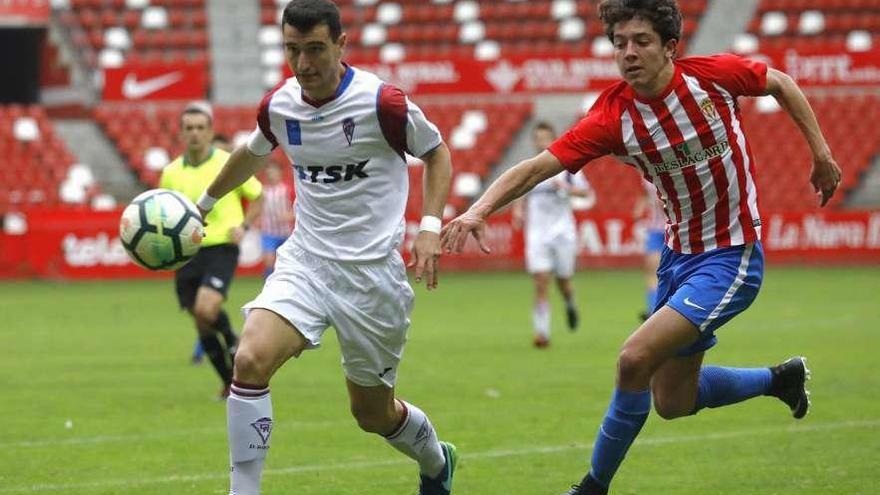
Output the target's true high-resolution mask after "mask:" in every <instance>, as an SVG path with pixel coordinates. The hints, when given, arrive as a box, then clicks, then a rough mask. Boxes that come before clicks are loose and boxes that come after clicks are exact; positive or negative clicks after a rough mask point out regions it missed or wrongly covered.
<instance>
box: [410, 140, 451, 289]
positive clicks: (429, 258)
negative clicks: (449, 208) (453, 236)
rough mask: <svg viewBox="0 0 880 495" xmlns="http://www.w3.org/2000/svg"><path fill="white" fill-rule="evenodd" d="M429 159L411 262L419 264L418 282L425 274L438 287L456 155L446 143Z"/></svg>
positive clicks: (426, 159)
mask: <svg viewBox="0 0 880 495" xmlns="http://www.w3.org/2000/svg"><path fill="white" fill-rule="evenodd" d="M421 159H422V161H424V162H425V176H424V181H423V182H424V184H425V186H424V187H425V190H424V195H423V197H424V203H423V205H422V225H421V226H420V227H419V235H418V236H416V240H415V242H414V243H413V247H412V252H411V253H410V255H411V261H410V264H409V266H411V267H415V276H416V282H421V281H422V275H424V276H425V286H426V287H427V288H428V289H429V290H430V289H436V288H437V275H438V270H439V259H440V253H441V252H442V251H441V249H440V219H441V218H443V207H444V206H446V196H447V194H449V183H450V181H451V180H452V158H451V156H450V154H449V148H447V147H446V144H445V143H442V142H441V143H440V145H439V146H437V147H436V148H434V149H433V150H431V151H430V152H429V153H428V154H426V155H424V156H422V157H421Z"/></svg>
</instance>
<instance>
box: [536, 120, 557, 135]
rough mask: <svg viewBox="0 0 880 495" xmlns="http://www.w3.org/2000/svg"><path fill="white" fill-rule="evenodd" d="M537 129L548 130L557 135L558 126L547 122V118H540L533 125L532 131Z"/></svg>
mask: <svg viewBox="0 0 880 495" xmlns="http://www.w3.org/2000/svg"><path fill="white" fill-rule="evenodd" d="M537 131H548V132H549V133H550V134H553V135H554V136H555V135H556V128H555V127H553V124H551V123H550V122H547V121H546V120H539V121H538V122H537V123H536V124H535V127H532V132H537Z"/></svg>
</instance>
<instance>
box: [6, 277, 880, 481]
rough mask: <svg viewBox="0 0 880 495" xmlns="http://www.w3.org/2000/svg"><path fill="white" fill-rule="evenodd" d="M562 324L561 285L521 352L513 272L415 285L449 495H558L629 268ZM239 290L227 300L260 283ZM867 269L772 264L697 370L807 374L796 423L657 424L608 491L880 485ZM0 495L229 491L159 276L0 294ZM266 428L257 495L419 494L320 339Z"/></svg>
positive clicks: (594, 410) (24, 286)
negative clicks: (350, 394)
mask: <svg viewBox="0 0 880 495" xmlns="http://www.w3.org/2000/svg"><path fill="white" fill-rule="evenodd" d="M575 282H576V287H577V290H578V293H577V298H578V301H579V302H580V305H581V308H582V313H583V314H582V320H583V321H582V326H581V329H580V331H578V332H577V333H568V332H567V331H566V330H565V328H564V320H563V317H564V315H563V312H562V307H561V305H560V304H559V298H558V297H557V296H556V295H555V294H554V306H553V343H552V346H551V347H550V348H549V349H547V350H541V351H539V350H535V349H533V348H532V347H531V345H530V343H531V329H530V326H531V324H530V321H531V319H530V318H531V316H530V311H531V309H530V308H531V296H532V294H531V290H532V289H531V282H530V280H529V279H528V278H527V276H526V275H524V274H521V273H504V274H443V275H442V276H441V279H440V287H439V289H438V290H437V291H432V292H427V291H425V290H424V289H423V288H419V289H417V300H416V309H415V312H414V314H413V326H412V328H411V330H410V340H409V344H408V346H407V349H406V353H405V356H404V361H403V364H402V367H401V370H400V374H399V381H398V394H399V396H400V397H402V398H406V399H408V400H410V401H411V402H414V403H416V404H418V405H419V406H421V407H422V408H423V409H424V410H425V411H427V412H428V414H429V415H430V417H431V419H432V420H433V422H434V424H435V426H436V427H437V429H438V431H439V434H440V436H441V438H443V439H446V440H450V441H452V442H454V443H455V444H456V445H457V446H458V448H459V452H460V454H461V462H460V469H459V471H458V472H457V474H456V479H455V490H454V493H456V494H458V495H519V494H536V495H558V494H560V493H562V492H563V491H564V490H565V489H567V487H568V486H569V485H570V484H571V483H573V482H575V481H577V480H578V479H580V477H581V476H582V475H583V474H584V470H585V469H586V467H587V466H588V463H589V456H590V454H591V450H590V446H591V443H592V441H593V438H594V436H595V433H596V430H597V428H598V425H599V422H600V421H601V418H602V416H603V414H604V410H605V407H606V405H607V401H608V399H609V397H610V393H611V388H612V386H613V370H614V366H615V359H616V354H617V349H618V348H619V346H620V345H621V344H622V343H623V341H624V339H625V338H626V337H627V335H628V334H629V333H630V332H631V331H632V330H633V329H634V328H635V326H636V323H637V322H636V314H637V312H638V311H639V310H640V308H641V303H642V299H643V297H642V289H641V277H640V275H639V273H638V272H636V271H586V272H581V273H579V274H578V276H577V278H576V281H575ZM260 283H261V282H260V281H259V280H257V279H245V278H242V279H238V280H236V282H235V283H234V285H233V290H232V293H231V294H230V301H229V304H228V306H227V307H228V308H230V309H231V313H232V314H233V315H234V318H233V320H234V323H235V324H236V326H237V327H238V328H240V325H241V316H240V315H239V314H238V312H237V308H238V307H239V306H240V305H241V304H242V303H244V302H246V301H247V300H248V299H249V298H250V297H251V296H253V295H254V294H255V293H256V292H257V291H258V290H259V288H260ZM878 289H880V267H861V268H840V269H795V268H775V267H774V268H770V269H768V271H767V274H766V276H765V282H764V287H763V289H762V293H761V295H760V296H759V297H758V300H757V301H756V303H755V304H754V305H753V306H752V308H750V309H749V310H748V311H747V312H746V313H745V314H743V315H741V316H739V317H738V318H736V319H734V320H733V321H732V322H731V323H729V324H728V325H727V326H726V327H724V328H722V329H721V330H720V331H719V339H720V343H719V345H718V346H717V347H716V348H715V349H713V350H712V351H711V352H710V353H708V355H707V359H706V362H707V363H713V364H721V365H732V366H764V365H770V364H775V363H776V362H779V361H781V360H783V359H785V358H788V357H790V356H792V355H796V354H804V355H806V356H807V357H808V358H809V365H810V367H811V368H812V370H813V380H812V382H811V390H812V393H813V395H812V397H813V409H812V411H811V414H810V415H809V416H807V418H806V419H805V420H803V421H800V422H796V421H794V420H793V419H791V417H790V416H789V414H788V410H787V408H785V406H784V405H783V404H782V403H780V402H777V401H776V400H775V399H770V398H758V399H755V400H752V401H749V402H748V403H745V404H739V405H735V406H731V407H727V408H723V409H716V410H705V411H702V412H701V413H700V414H699V415H697V416H696V417H690V418H684V419H679V420H675V421H671V422H670V421H664V420H662V419H660V418H659V417H658V416H657V415H656V414H652V415H651V416H650V417H649V419H648V422H647V424H646V426H645V428H644V430H643V431H642V434H641V436H640V437H639V440H638V442H637V443H636V444H635V446H634V447H633V448H632V449H631V450H630V454H629V456H628V458H627V459H626V461H625V462H624V464H623V467H622V468H621V470H620V472H619V473H618V476H617V478H616V481H615V483H614V485H613V493H615V494H653V495H661V494H669V495H682V494H685V495H687V494H730V495H743V494H749V495H753V494H768V495H770V494H797V495H807V494H847V495H853V494H865V495H872V494H877V493H880V474H878V466H880V399H878V394H880V392H878V390H880V357H878V352H880V351H878V349H880V295H878V294H880V290H878ZM0 315H2V318H0V321H2V323H0V345H2V347H0V349H2V356H0V383H2V384H3V387H2V389H3V395H2V398H0V495H6V494H33V493H50V494H63V495H85V494H89V495H95V494H177V495H183V494H219V495H222V494H225V493H226V488H227V472H228V462H227V457H228V454H227V450H226V429H225V409H224V406H223V404H222V403H220V402H216V401H214V400H213V397H214V395H215V393H216V392H217V389H218V388H219V383H218V381H217V379H216V378H215V376H214V374H213V372H212V371H211V370H210V369H209V368H208V366H209V365H207V364H205V365H203V366H202V367H193V366H190V365H189V364H188V358H189V353H190V350H191V346H192V343H193V340H194V335H195V333H194V330H193V329H192V328H191V326H190V322H189V320H188V319H187V318H186V317H185V315H184V314H182V313H180V312H179V311H177V309H176V303H175V299H174V294H173V288H172V282H171V281H167V280H166V281H149V282H87V283H51V282H26V283H22V282H14V283H13V282H3V283H0ZM272 392H273V402H274V408H275V419H276V429H275V431H274V433H273V436H272V437H273V438H272V451H271V454H270V456H269V459H268V460H267V466H266V473H265V476H264V478H263V488H264V489H263V493H264V494H267V495H272V494H278V495H281V494H285V495H286V494H296V495H318V494H328V495H355V494H357V495H387V494H407V495H409V494H413V493H415V492H416V484H417V481H416V480H417V476H416V466H415V464H414V463H413V462H411V461H409V460H408V459H406V458H404V457H403V456H402V455H401V454H398V453H397V452H396V451H394V450H393V449H392V448H390V447H389V446H387V445H386V444H385V443H384V442H383V441H382V440H381V439H380V438H378V437H375V436H371V435H368V434H364V433H361V432H360V431H359V430H358V428H357V426H356V424H355V422H354V421H353V420H352V419H351V417H350V416H349V413H348V402H347V398H346V395H345V390H344V383H343V375H342V371H341V367H340V365H339V352H338V349H337V344H336V341H335V338H334V337H333V333H332V331H330V332H328V334H327V338H326V343H325V345H324V347H323V348H322V349H320V350H318V351H312V352H308V353H306V354H305V355H304V357H302V358H300V359H298V360H293V361H291V362H289V363H288V364H287V365H286V366H285V367H284V368H282V369H281V371H280V372H279V373H278V375H277V376H276V377H275V379H274V380H273V382H272Z"/></svg>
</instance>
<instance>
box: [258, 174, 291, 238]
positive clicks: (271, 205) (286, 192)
mask: <svg viewBox="0 0 880 495" xmlns="http://www.w3.org/2000/svg"><path fill="white" fill-rule="evenodd" d="M292 217H293V192H292V191H291V190H290V186H288V185H287V184H285V183H284V182H279V183H277V184H269V183H268V182H264V183H263V204H262V208H261V209H260V232H261V233H263V234H266V235H271V236H274V237H287V236H289V235H290V232H291V231H292V230H293V222H292V221H291V218H292Z"/></svg>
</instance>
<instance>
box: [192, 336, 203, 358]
mask: <svg viewBox="0 0 880 495" xmlns="http://www.w3.org/2000/svg"><path fill="white" fill-rule="evenodd" d="M204 355H205V349H204V348H203V347H202V341H201V340H199V339H196V343H195V345H193V355H192V357H193V358H194V359H202V356H204Z"/></svg>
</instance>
